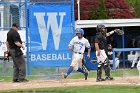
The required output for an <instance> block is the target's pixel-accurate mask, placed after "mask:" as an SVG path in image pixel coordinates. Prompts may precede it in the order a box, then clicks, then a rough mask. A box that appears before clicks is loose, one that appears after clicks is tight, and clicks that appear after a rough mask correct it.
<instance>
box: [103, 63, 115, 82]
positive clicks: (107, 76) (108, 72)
mask: <svg viewBox="0 0 140 93" xmlns="http://www.w3.org/2000/svg"><path fill="white" fill-rule="evenodd" d="M104 70H105V76H106V78H105V80H113V77H111V76H110V66H109V65H105V66H104Z"/></svg>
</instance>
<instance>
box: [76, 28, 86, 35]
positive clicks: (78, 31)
mask: <svg viewBox="0 0 140 93" xmlns="http://www.w3.org/2000/svg"><path fill="white" fill-rule="evenodd" d="M75 34H81V35H82V36H83V35H84V30H83V29H81V28H77V29H75Z"/></svg>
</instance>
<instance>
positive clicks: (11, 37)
mask: <svg viewBox="0 0 140 93" xmlns="http://www.w3.org/2000/svg"><path fill="white" fill-rule="evenodd" d="M7 41H8V43H9V48H10V49H16V48H20V47H18V46H17V45H16V44H15V42H20V43H21V44H22V41H21V38H20V35H19V33H18V32H17V31H15V30H14V29H12V28H11V29H10V30H9V32H8V33H7Z"/></svg>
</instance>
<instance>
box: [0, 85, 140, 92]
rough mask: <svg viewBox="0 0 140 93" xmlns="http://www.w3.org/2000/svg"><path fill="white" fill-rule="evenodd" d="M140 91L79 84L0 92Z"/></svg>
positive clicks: (139, 87) (128, 88) (119, 87)
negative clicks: (75, 85)
mask: <svg viewBox="0 0 140 93" xmlns="http://www.w3.org/2000/svg"><path fill="white" fill-rule="evenodd" d="M21 92H22V93H31V92H32V93H42V92H45V93H140V86H109V85H107V86H103V85H95V86H77V87H59V88H40V89H26V90H8V91H0V93H21Z"/></svg>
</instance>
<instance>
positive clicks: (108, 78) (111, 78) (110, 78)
mask: <svg viewBox="0 0 140 93" xmlns="http://www.w3.org/2000/svg"><path fill="white" fill-rule="evenodd" d="M105 80H114V78H113V77H106V78H105Z"/></svg>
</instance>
